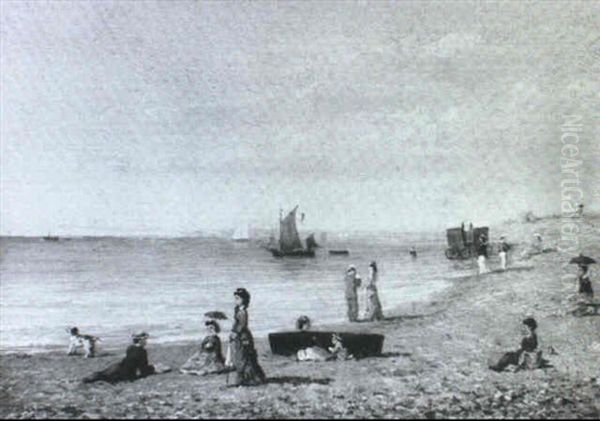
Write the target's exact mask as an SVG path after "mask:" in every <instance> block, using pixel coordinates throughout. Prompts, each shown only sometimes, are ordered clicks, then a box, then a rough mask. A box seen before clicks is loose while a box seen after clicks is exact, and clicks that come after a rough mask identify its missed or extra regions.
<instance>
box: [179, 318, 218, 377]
mask: <svg viewBox="0 0 600 421" xmlns="http://www.w3.org/2000/svg"><path fill="white" fill-rule="evenodd" d="M204 324H205V325H206V328H207V330H208V336H206V337H205V338H204V339H203V340H202V343H201V345H200V349H199V350H198V351H196V352H195V353H194V355H192V356H191V357H190V358H189V359H188V360H187V361H186V362H185V364H184V365H183V366H181V368H180V369H179V371H180V372H181V373H183V374H194V375H197V376H205V375H207V374H217V373H222V372H223V371H224V370H225V359H224V358H223V353H222V352H221V340H220V339H219V335H218V333H219V331H220V330H221V329H220V327H219V324H218V323H217V322H216V321H214V320H209V321H207V322H205V323H204Z"/></svg>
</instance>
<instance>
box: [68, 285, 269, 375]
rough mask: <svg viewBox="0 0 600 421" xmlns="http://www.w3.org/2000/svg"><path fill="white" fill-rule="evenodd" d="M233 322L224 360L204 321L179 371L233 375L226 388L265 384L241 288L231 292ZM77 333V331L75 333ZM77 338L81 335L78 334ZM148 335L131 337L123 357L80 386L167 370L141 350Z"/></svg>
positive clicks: (215, 329)
mask: <svg viewBox="0 0 600 421" xmlns="http://www.w3.org/2000/svg"><path fill="white" fill-rule="evenodd" d="M233 295H234V299H235V309H234V321H233V326H232V328H231V333H230V335H229V347H228V349H227V358H224V356H223V352H222V346H221V340H220V338H219V335H218V333H219V331H220V326H219V323H218V322H217V321H216V320H207V321H206V322H205V326H206V329H207V331H208V335H207V336H206V337H205V338H204V339H203V340H202V343H201V344H200V349H199V350H198V351H196V352H195V353H194V354H193V355H192V356H191V357H190V358H189V359H188V360H187V361H186V362H185V364H183V366H182V367H181V368H180V370H179V372H180V373H183V374H192V375H200V376H204V375H208V374H222V373H229V372H233V373H235V376H234V379H233V380H232V381H231V382H229V378H228V386H252V385H259V384H263V383H266V381H267V378H266V376H265V372H264V371H263V369H262V367H261V366H260V364H259V363H258V356H257V353H256V348H255V346H254V338H253V336H252V332H251V331H250V329H249V327H248V320H249V317H248V307H249V305H250V293H249V292H248V291H247V290H246V289H244V288H238V289H236V291H235V292H234V294H233ZM77 334H79V332H78V331H77ZM80 336H81V335H80ZM148 337H149V335H148V334H147V333H145V332H142V333H140V334H136V335H133V344H132V345H130V346H129V347H128V348H127V351H126V355H125V358H123V359H122V360H121V361H119V362H117V363H115V364H112V365H110V366H109V367H107V368H105V369H104V370H101V371H98V372H96V373H94V374H92V375H91V376H88V377H86V378H85V379H83V381H84V383H92V382H96V381H106V382H109V383H116V382H119V381H127V380H129V381H131V380H136V379H138V378H142V377H146V376H148V375H151V374H159V373H164V372H168V371H171V369H170V368H169V367H166V366H162V365H160V364H155V365H152V364H149V363H148V354H147V351H146V349H145V347H146V343H147V340H148Z"/></svg>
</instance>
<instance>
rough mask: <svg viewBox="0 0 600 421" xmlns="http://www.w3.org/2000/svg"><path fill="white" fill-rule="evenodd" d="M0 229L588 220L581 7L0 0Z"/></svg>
mask: <svg viewBox="0 0 600 421" xmlns="http://www.w3.org/2000/svg"><path fill="white" fill-rule="evenodd" d="M0 7H1V28H0V35H1V51H0V53H1V54H0V59H1V69H0V70H1V73H0V81H1V85H0V86H1V98H0V99H1V103H0V106H1V108H0V120H1V121H0V123H1V124H0V130H1V131H0V146H1V149H0V152H1V155H0V164H1V167H0V189H1V190H0V191H1V197H0V199H1V200H0V211H1V213H0V216H1V218H0V234H1V235H43V234H47V233H52V234H56V235H167V236H170V235H173V236H178V235H190V234H194V233H200V232H210V231H213V230H226V229H231V230H233V228H234V227H235V226H237V225H239V224H240V223H241V222H245V221H247V222H249V223H250V225H251V227H256V228H272V227H275V226H276V225H277V221H278V214H279V209H280V208H283V209H285V210H288V209H291V208H293V207H294V206H295V205H297V204H298V205H300V208H299V209H300V212H304V213H305V214H306V224H307V225H308V226H310V227H311V228H314V229H320V230H330V231H354V230H389V231H434V230H443V229H445V228H447V227H452V226H458V225H460V222H461V221H463V220H471V221H474V222H476V223H485V224H491V225H493V224H496V223H499V222H501V221H504V220H507V219H511V218H515V219H518V218H521V217H522V216H523V214H524V213H525V212H527V211H533V212H534V213H535V214H538V215H546V214H552V213H554V214H558V213H560V212H561V192H562V190H561V181H562V180H563V179H564V178H565V177H566V175H565V173H561V147H562V143H561V134H562V132H561V125H562V124H563V123H564V120H565V118H564V115H570V114H573V115H577V116H581V119H580V121H581V132H579V133H578V136H579V142H578V143H577V144H576V147H577V153H578V155H577V156H576V158H579V159H580V160H581V165H580V166H578V174H579V175H580V181H581V183H580V188H581V189H582V192H583V202H584V203H585V205H586V209H589V210H591V211H600V205H599V203H600V200H599V199H600V187H599V186H600V141H599V139H600V136H599V134H600V132H599V129H598V121H599V120H598V114H599V111H598V110H600V101H599V97H598V95H599V94H598V92H600V83H599V81H600V2H591V1H588V2H577V1H568V2H567V1H558V2H536V3H530V2H516V1H515V2H512V1H508V2H497V3H495V2H438V1H433V2H420V1H419V2H410V1H398V2H384V1H356V2H350V1H339V2H327V1H315V2H309V1H297V2H292V1H289V2H267V1H264V2H217V1H210V2H209V1H172V2H166V1H157V2H155V1H136V2H133V1H130V2H124V1H115V2H113V1H102V2H99V1H69V2H59V1H53V2H43V1H33V2H27V1H3V2H1V3H0Z"/></svg>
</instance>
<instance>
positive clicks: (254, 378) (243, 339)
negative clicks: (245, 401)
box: [230, 331, 267, 386]
mask: <svg viewBox="0 0 600 421" xmlns="http://www.w3.org/2000/svg"><path fill="white" fill-rule="evenodd" d="M230 347H231V354H232V359H233V366H234V367H235V376H234V380H233V383H232V384H231V385H232V386H254V385H259V384H263V383H265V382H266V381H267V378H266V376H265V372H264V371H263V369H262V367H261V366H260V365H259V364H258V357H257V354H256V349H255V348H254V339H253V338H252V334H251V333H250V331H246V332H242V333H240V334H239V335H238V336H237V337H235V338H233V339H232V340H231V341H230Z"/></svg>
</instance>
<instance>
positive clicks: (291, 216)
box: [267, 206, 316, 257]
mask: <svg viewBox="0 0 600 421" xmlns="http://www.w3.org/2000/svg"><path fill="white" fill-rule="evenodd" d="M297 210H298V206H296V207H295V208H294V209H292V211H291V212H290V213H288V215H287V216H286V217H285V218H283V219H281V215H280V220H279V244H278V245H277V246H276V247H274V246H270V247H267V250H269V251H270V252H271V253H272V254H273V256H275V257H315V250H314V244H316V242H315V241H314V237H313V239H312V241H311V240H309V241H307V243H308V244H307V247H306V248H305V247H304V246H303V245H302V241H300V236H299V235H298V229H297V228H296V211H297ZM309 238H310V237H309ZM313 243H314V244H313Z"/></svg>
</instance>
